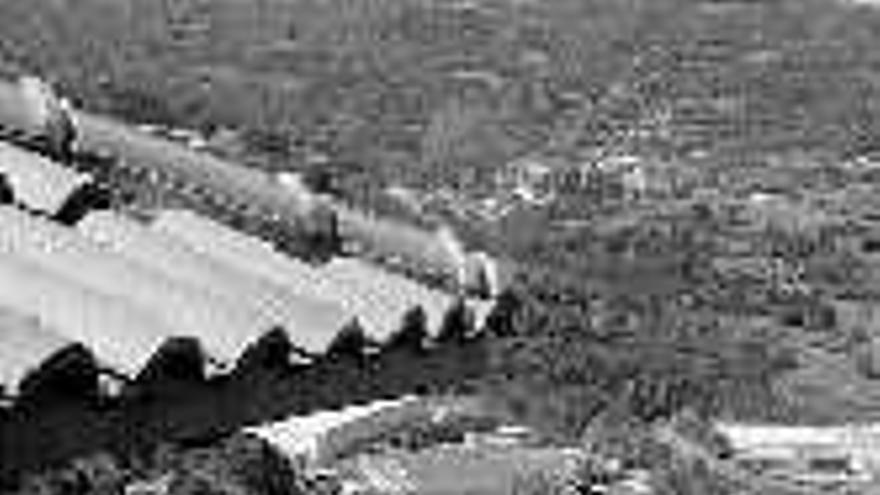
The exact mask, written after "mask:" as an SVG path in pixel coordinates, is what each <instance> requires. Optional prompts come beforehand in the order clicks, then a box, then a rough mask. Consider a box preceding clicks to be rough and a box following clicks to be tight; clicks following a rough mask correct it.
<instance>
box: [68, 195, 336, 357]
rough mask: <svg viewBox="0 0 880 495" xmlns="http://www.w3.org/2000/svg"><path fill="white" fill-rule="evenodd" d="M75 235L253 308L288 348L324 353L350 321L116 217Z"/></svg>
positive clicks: (104, 215) (93, 217)
mask: <svg viewBox="0 0 880 495" xmlns="http://www.w3.org/2000/svg"><path fill="white" fill-rule="evenodd" d="M77 229H78V230H80V232H82V233H83V234H84V235H86V236H87V237H89V238H90V239H92V240H94V241H96V242H98V243H100V244H102V245H104V246H107V247H108V248H110V249H112V250H113V251H114V252H116V253H118V254H120V255H122V256H123V257H125V258H128V259H130V260H133V261H136V262H139V263H142V264H144V265H147V266H149V267H150V268H153V269H155V270H158V271H160V272H162V273H163V274H164V275H166V276H168V277H170V278H174V279H175V280H180V281H182V282H186V283H191V284H196V285H199V286H200V287H203V288H204V289H205V290H206V291H208V292H212V293H216V294H218V295H221V296H223V297H230V298H234V299H235V300H236V301H238V302H239V304H242V305H246V306H250V307H253V308H254V309H255V311H259V312H261V313H262V314H265V315H266V318H267V319H269V320H272V321H276V322H277V324H278V325H282V326H284V327H285V329H287V331H288V332H289V334H290V336H291V341H292V342H293V343H295V344H297V345H299V346H300V347H303V348H305V349H307V350H310V351H322V350H324V349H325V348H326V346H327V344H329V342H330V341H331V340H332V338H333V337H334V336H335V335H336V332H337V331H338V330H339V329H340V328H342V327H343V326H344V325H345V324H346V323H347V322H348V321H350V320H351V317H352V316H351V315H350V314H349V313H347V312H346V311H344V310H343V308H342V307H341V306H340V305H338V304H334V303H332V302H330V301H326V300H320V299H317V298H314V297H309V296H307V295H303V294H300V293H295V292H293V291H291V290H289V289H287V288H285V287H283V286H281V285H278V284H275V283H273V282H272V281H270V280H268V279H266V278H263V277H260V276H258V275H255V274H253V273H251V272H249V271H245V270H242V269H240V268H236V267H235V266H233V265H230V264H227V263H223V262H221V261H219V260H217V259H214V258H212V257H210V256H207V255H205V254H203V253H201V252H199V251H198V250H196V249H194V248H193V247H191V246H189V245H188V244H186V243H185V242H184V241H183V240H181V239H178V238H175V237H173V236H171V235H167V234H165V233H163V232H161V231H159V230H158V229H150V228H149V227H147V226H146V225H144V224H142V223H139V222H137V221H135V220H134V219H131V218H127V217H125V216H123V215H121V214H119V213H115V212H112V211H96V212H92V213H91V214H89V215H87V216H86V217H85V218H83V219H82V220H81V221H80V222H79V223H78V224H77Z"/></svg>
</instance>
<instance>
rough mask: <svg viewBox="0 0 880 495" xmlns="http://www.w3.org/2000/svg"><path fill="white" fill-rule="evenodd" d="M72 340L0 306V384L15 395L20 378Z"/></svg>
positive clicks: (37, 321)
mask: <svg viewBox="0 0 880 495" xmlns="http://www.w3.org/2000/svg"><path fill="white" fill-rule="evenodd" d="M74 343H75V342H74V341H72V340H70V339H69V338H67V337H65V336H64V335H62V334H60V333H58V332H55V331H52V330H49V329H48V328H47V327H46V326H45V325H43V324H41V323H40V321H39V320H38V319H37V318H36V317H34V316H30V315H27V314H24V313H21V312H20V311H15V310H13V309H10V308H5V307H0V386H3V387H4V388H5V389H6V392H7V393H9V394H11V395H16V394H17V390H18V386H19V384H20V383H21V381H22V379H24V378H25V377H26V376H27V375H28V374H29V373H31V372H33V371H36V370H37V369H39V367H40V365H41V364H42V363H44V362H45V361H46V360H47V359H49V358H50V357H51V356H53V355H54V354H56V353H58V352H59V351H61V350H63V349H65V348H67V347H69V346H71V345H73V344H74Z"/></svg>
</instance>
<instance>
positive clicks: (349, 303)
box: [151, 210, 489, 343]
mask: <svg viewBox="0 0 880 495" xmlns="http://www.w3.org/2000/svg"><path fill="white" fill-rule="evenodd" d="M151 228H152V229H154V230H157V231H160V232H163V233H165V234H167V235H170V236H173V237H175V238H177V239H179V240H181V241H182V242H184V243H186V244H187V245H189V246H190V247H191V248H192V249H194V250H197V251H199V252H200V253H203V254H204V255H206V256H209V257H212V258H213V259H215V260H218V261H220V262H222V263H225V264H229V265H231V266H232V267H235V268H236V269H238V270H242V271H246V272H247V273H251V274H253V275H257V276H260V277H264V278H265V279H267V280H269V281H272V282H273V283H275V284H277V285H280V286H283V287H285V288H286V289H287V290H289V291H291V292H292V293H295V294H300V295H303V296H305V297H308V298H313V299H316V300H321V301H330V302H332V303H334V304H338V305H340V306H341V307H342V308H343V309H344V311H345V312H346V314H349V315H354V316H356V317H357V318H358V320H359V322H360V323H361V324H362V326H363V327H364V330H366V332H367V333H368V335H370V336H371V337H373V338H375V339H377V340H380V341H381V340H383V339H384V338H385V337H387V336H388V335H389V334H390V333H391V332H393V331H394V330H396V329H397V328H398V327H399V323H400V321H401V318H402V317H403V314H404V313H405V312H406V311H407V310H409V309H411V308H412V307H414V306H416V305H419V306H422V308H423V309H424V310H425V313H426V315H427V317H428V330H429V331H435V330H437V329H438V327H439V325H440V322H442V320H443V316H444V315H445V312H446V310H447V309H448V308H449V307H451V306H452V303H453V302H454V298H453V297H452V296H451V295H449V294H446V293H445V292H442V291H439V290H434V289H430V288H428V287H427V286H425V285H423V284H420V283H417V282H415V281H413V280H410V279H409V278H407V277H404V276H402V275H397V274H394V273H391V272H389V271H387V270H384V269H382V268H381V267H379V266H378V265H375V264H372V263H369V262H366V261H363V260H361V259H358V258H351V257H340V258H336V259H333V260H331V261H329V262H327V263H324V264H323V265H318V266H313V265H309V264H307V263H304V262H302V261H299V260H296V259H294V258H291V257H288V256H285V255H283V254H281V253H279V252H278V251H276V250H274V249H272V248H271V247H270V246H269V245H268V244H266V243H264V242H262V241H260V240H258V239H256V238H254V237H250V236H247V235H245V234H242V233H240V232H237V231H235V230H232V229H230V228H228V227H225V226H224V225H221V224H219V223H217V222H215V221H213V220H210V219H208V218H205V217H202V216H199V215H197V214H194V213H192V212H189V211H185V210H165V211H162V212H160V213H159V215H158V216H157V217H156V219H155V220H154V221H153V223H152V227H151ZM473 307H474V310H475V313H476V316H477V319H478V321H482V317H484V316H485V314H486V313H488V311H489V305H488V303H485V304H484V303H474V305H473ZM332 337H333V336H330V337H329V338H328V343H329V340H330V339H332Z"/></svg>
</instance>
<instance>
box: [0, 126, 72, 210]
mask: <svg viewBox="0 0 880 495" xmlns="http://www.w3.org/2000/svg"><path fill="white" fill-rule="evenodd" d="M0 174H3V175H5V176H6V177H7V179H8V180H9V183H10V185H11V186H12V189H13V192H14V194H15V198H16V200H17V201H18V202H20V203H21V204H23V205H25V206H27V207H28V208H31V209H33V210H35V211H40V212H44V213H49V214H52V213H56V212H57V211H58V210H59V209H60V208H61V207H62V206H63V205H64V203H65V202H66V201H67V199H68V198H69V197H70V196H71V195H72V194H73V193H74V191H76V190H77V189H78V188H79V187H80V186H82V185H83V184H85V183H86V182H88V181H89V177H88V176H86V175H84V174H80V173H78V172H75V171H73V170H71V169H68V168H64V166H62V165H61V164H58V163H56V162H53V161H52V160H50V159H48V158H46V157H44V156H41V155H39V154H37V153H33V152H30V151H27V150H24V149H22V148H19V147H17V146H14V145H11V144H9V143H5V142H3V141H0Z"/></svg>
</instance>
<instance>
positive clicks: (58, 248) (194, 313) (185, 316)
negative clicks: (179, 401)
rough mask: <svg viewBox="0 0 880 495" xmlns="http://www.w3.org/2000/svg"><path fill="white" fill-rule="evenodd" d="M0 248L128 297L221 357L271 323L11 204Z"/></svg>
mask: <svg viewBox="0 0 880 495" xmlns="http://www.w3.org/2000/svg"><path fill="white" fill-rule="evenodd" d="M0 249H2V250H3V252H4V255H5V256H8V257H11V258H15V259H19V260H23V261H27V262H29V263H33V264H35V265H37V266H40V267H42V268H43V269H45V270H46V271H48V272H50V273H54V274H56V275H58V276H59V277H62V278H65V279H68V280H71V281H73V282H74V283H77V284H80V285H81V286H84V287H87V288H90V289H92V290H94V291H95V292H98V293H102V294H105V295H107V296H112V297H118V298H120V299H123V300H126V301H129V302H130V303H131V304H132V305H134V306H136V307H140V308H142V309H143V310H144V311H147V312H149V313H150V314H152V315H154V316H155V318H156V319H157V320H159V321H162V322H164V325H163V326H164V327H166V328H170V329H172V332H170V333H168V334H167V336H181V337H183V336H192V337H197V338H199V339H200V341H201V342H202V344H203V345H204V347H205V349H206V350H207V351H208V352H209V354H211V355H212V356H214V357H215V358H217V359H218V360H220V361H221V362H229V361H234V360H235V359H237V358H238V356H239V354H240V353H241V351H242V350H243V349H244V348H245V347H246V346H247V345H248V344H249V343H251V342H253V341H254V340H256V339H257V338H258V337H259V336H261V335H262V334H263V333H264V332H265V331H267V330H268V329H269V328H270V327H271V324H272V321H271V320H267V319H266V318H265V317H264V316H262V315H259V314H256V313H255V312H253V311H250V310H248V308H246V307H243V306H242V305H240V304H238V301H235V300H233V299H231V298H223V297H217V296H215V295H213V294H210V293H207V292H205V291H203V290H202V289H200V288H199V287H198V286H194V285H190V284H185V283H181V282H179V281H178V280H174V279H173V278H170V277H167V276H165V275H163V274H162V273H161V272H158V271H156V270H152V269H150V268H149V267H147V266H144V265H141V264H138V263H134V262H131V261H129V260H127V259H125V258H123V257H121V256H119V255H118V254H115V253H114V252H113V251H112V250H110V249H107V248H105V247H103V246H101V245H100V244H98V243H95V242H92V241H90V240H89V239H88V238H86V237H84V236H82V235H81V234H79V233H78V232H76V231H75V230H73V229H70V228H67V227H64V226H61V225H58V224H55V223H52V222H50V221H47V220H43V219H40V218H37V217H33V216H31V215H28V214H26V213H23V212H21V211H19V210H16V209H14V208H11V207H4V208H0ZM157 328H161V326H160V327H157Z"/></svg>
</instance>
